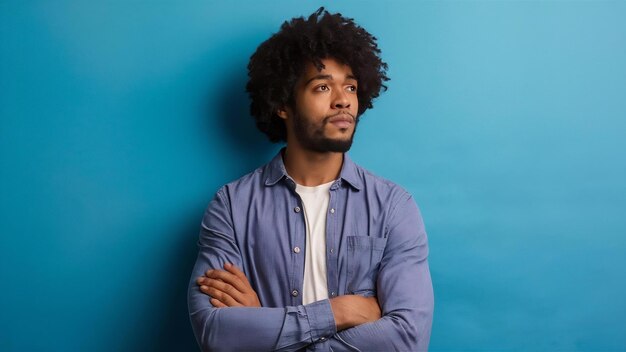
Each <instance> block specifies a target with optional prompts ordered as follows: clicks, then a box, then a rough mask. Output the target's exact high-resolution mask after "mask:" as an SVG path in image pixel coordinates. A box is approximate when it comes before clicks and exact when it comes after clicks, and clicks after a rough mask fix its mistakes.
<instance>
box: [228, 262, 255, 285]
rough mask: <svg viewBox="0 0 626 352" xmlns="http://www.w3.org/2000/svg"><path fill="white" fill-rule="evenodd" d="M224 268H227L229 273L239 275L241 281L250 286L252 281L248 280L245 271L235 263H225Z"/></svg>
mask: <svg viewBox="0 0 626 352" xmlns="http://www.w3.org/2000/svg"><path fill="white" fill-rule="evenodd" d="M224 269H226V270H227V271H228V272H229V273H231V274H233V275H235V276H237V277H238V278H239V280H241V282H243V283H244V284H246V285H248V286H250V282H249V281H248V278H247V277H246V274H244V273H243V271H241V270H239V268H238V267H236V266H235V265H233V264H231V263H226V264H224Z"/></svg>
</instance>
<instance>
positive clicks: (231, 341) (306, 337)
mask: <svg viewBox="0 0 626 352" xmlns="http://www.w3.org/2000/svg"><path fill="white" fill-rule="evenodd" d="M222 192H223V189H220V191H218V192H217V194H216V195H215V197H214V198H213V200H212V201H211V203H210V204H209V206H208V208H207V210H206V212H205V214H204V217H203V219H202V228H201V230H200V239H199V241H198V249H199V252H198V258H197V259H196V263H195V265H194V268H193V272H192V275H191V279H190V282H189V287H188V294H187V302H188V308H189V316H190V320H191V325H192V327H193V331H194V334H195V336H196V340H197V341H198V344H199V345H200V347H201V348H202V350H203V351H242V350H254V351H273V350H283V351H291V350H298V349H302V348H305V347H306V346H308V345H309V344H311V343H313V342H315V341H318V340H321V339H325V338H329V337H331V336H333V334H335V333H336V326H335V320H334V316H333V313H332V310H331V307H330V301H329V300H323V301H318V302H314V303H311V304H308V305H299V306H289V307H284V308H250V307H228V308H215V307H213V306H212V305H211V302H210V300H209V297H208V296H207V295H205V294H204V293H202V292H201V291H200V289H199V287H198V285H197V284H196V282H195V281H196V279H197V278H198V277H200V276H202V275H203V274H204V273H205V272H206V271H207V270H209V269H223V266H224V264H225V263H227V262H228V263H232V264H234V265H237V266H238V267H242V265H241V263H242V260H241V254H240V251H239V248H238V247H237V245H236V242H235V239H234V233H233V227H232V217H231V215H230V211H229V207H228V203H227V200H226V197H225V196H224V195H223V193H222Z"/></svg>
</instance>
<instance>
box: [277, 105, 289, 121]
mask: <svg viewBox="0 0 626 352" xmlns="http://www.w3.org/2000/svg"><path fill="white" fill-rule="evenodd" d="M276 115H278V117H280V118H281V119H283V120H287V117H288V116H289V114H288V113H287V108H286V107H284V106H283V107H281V108H280V109H278V110H276Z"/></svg>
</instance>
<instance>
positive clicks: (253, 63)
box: [188, 8, 433, 351]
mask: <svg viewBox="0 0 626 352" xmlns="http://www.w3.org/2000/svg"><path fill="white" fill-rule="evenodd" d="M379 55H380V49H379V48H378V46H377V44H376V38H375V37H373V36H372V35H371V34H369V33H368V32H367V31H366V30H365V29H363V28H362V27H360V26H358V25H357V24H356V23H355V22H354V21H353V20H352V19H349V18H345V17H343V16H342V15H341V14H330V13H329V12H327V11H325V10H324V9H323V8H320V9H319V10H318V11H316V12H315V13H313V14H312V15H311V16H309V17H308V18H303V17H300V18H294V19H292V20H291V21H289V22H285V23H284V24H283V25H282V26H281V28H280V31H279V32H278V33H276V34H274V35H272V36H271V37H270V38H269V39H268V40H267V41H265V42H263V43H262V44H261V45H260V46H259V47H258V48H257V50H256V52H255V53H254V54H253V55H252V57H251V58H250V63H249V65H248V70H249V82H248V84H247V87H246V88H247V91H248V93H249V95H250V98H251V101H252V102H251V107H250V111H251V114H252V115H253V116H254V118H255V119H256V125H257V127H258V129H259V130H261V131H262V132H263V133H265V134H266V135H267V136H268V137H269V139H270V140H271V141H272V142H286V146H285V147H284V148H283V149H281V150H280V152H279V153H278V154H277V155H276V156H275V157H274V159H273V160H271V161H270V162H269V163H268V164H266V165H264V166H262V167H260V168H258V169H256V170H254V171H253V172H251V173H250V174H248V175H246V176H244V177H242V178H240V179H239V180H236V181H234V182H231V183H229V184H227V185H225V186H223V187H222V188H221V189H219V190H218V191H217V194H216V195H215V197H214V199H213V200H212V201H211V203H210V204H209V206H208V208H207V210H206V212H205V214H204V217H203V220H202V227H201V232H200V239H199V242H198V247H199V254H198V258H197V261H196V264H195V267H194V269H193V274H192V279H191V281H190V284H189V294H188V303H189V314H190V318H191V322H192V326H193V329H194V333H195V335H196V339H197V340H198V343H199V344H200V346H201V348H202V349H203V350H207V351H212V350H219V351H228V350H230V351H273V350H280V351H296V350H321V351H418V350H427V349H428V343H429V339H430V332H431V324H432V315H433V291H432V283H431V278H430V272H429V269H428V261H427V257H428V243H427V238H426V233H425V230H424V224H423V222H422V218H421V215H420V212H419V210H418V207H417V205H416V203H415V201H414V200H413V198H412V197H411V195H410V194H408V193H407V192H406V191H405V190H404V189H402V188H401V187H400V186H398V185H396V184H394V183H392V182H390V181H388V180H385V179H383V178H380V177H377V176H375V175H373V174H371V173H370V172H368V171H367V170H365V169H363V168H361V167H359V166H358V165H356V164H355V163H354V162H352V161H351V160H350V158H349V157H348V155H347V154H346V152H347V151H348V150H349V149H350V146H351V144H352V139H353V137H354V133H355V130H356V127H357V125H358V123H359V118H360V117H361V115H362V114H363V113H364V112H365V111H366V110H367V109H369V108H372V106H373V105H372V101H373V100H374V99H375V98H376V97H378V95H379V93H380V91H381V90H382V89H386V86H385V85H384V83H385V81H387V80H388V78H387V76H386V70H387V65H386V64H385V63H384V62H383V61H382V60H381V59H380V57H379Z"/></svg>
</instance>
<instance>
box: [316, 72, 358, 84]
mask: <svg viewBox="0 0 626 352" xmlns="http://www.w3.org/2000/svg"><path fill="white" fill-rule="evenodd" d="M318 79H326V80H331V81H332V80H333V76H332V75H322V74H319V75H315V76H313V77H311V78H309V80H308V81H306V83H305V84H304V85H305V86H308V85H309V83H311V82H312V81H315V80H318ZM346 79H353V80H355V81H358V80H357V79H356V77H355V76H353V75H347V76H346Z"/></svg>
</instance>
